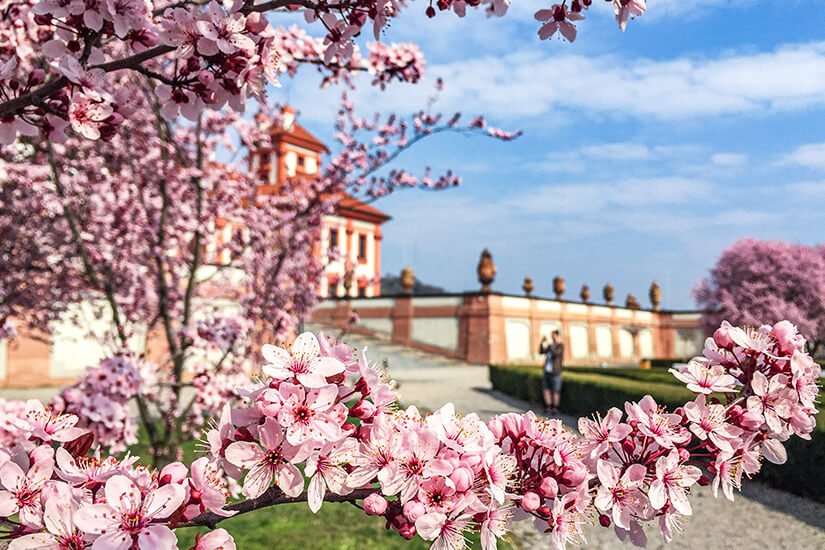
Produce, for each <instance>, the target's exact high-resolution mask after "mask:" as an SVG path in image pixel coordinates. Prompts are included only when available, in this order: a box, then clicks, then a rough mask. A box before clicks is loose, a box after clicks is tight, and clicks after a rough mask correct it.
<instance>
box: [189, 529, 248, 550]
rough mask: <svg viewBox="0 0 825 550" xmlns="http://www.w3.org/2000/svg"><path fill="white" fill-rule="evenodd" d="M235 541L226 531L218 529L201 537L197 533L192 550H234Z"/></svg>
mask: <svg viewBox="0 0 825 550" xmlns="http://www.w3.org/2000/svg"><path fill="white" fill-rule="evenodd" d="M236 548H237V547H236V546H235V539H233V538H232V535H230V534H229V532H228V531H227V530H226V529H222V528H218V529H215V530H214V531H210V532H209V533H207V534H206V535H204V536H203V537H201V536H200V533H198V537H197V541H196V544H195V548H194V550H236Z"/></svg>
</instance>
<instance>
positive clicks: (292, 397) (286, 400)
mask: <svg viewBox="0 0 825 550" xmlns="http://www.w3.org/2000/svg"><path fill="white" fill-rule="evenodd" d="M278 391H279V393H280V395H281V408H280V411H279V412H278V422H279V423H280V425H281V426H282V427H283V428H284V429H285V430H286V440H287V441H288V442H289V443H290V444H292V445H301V444H303V443H305V442H306V441H308V440H311V441H316V442H318V443H324V442H327V441H333V440H335V439H338V438H340V437H341V424H343V423H344V421H346V417H347V416H346V407H345V406H344V405H341V404H338V405H336V403H335V401H336V398H337V397H338V388H337V387H336V386H335V385H333V384H329V385H326V386H322V387H320V388H312V389H310V390H309V391H308V392H305V391H304V388H302V387H301V386H296V385H294V384H290V383H288V382H284V383H282V384H281V385H280V387H279V388H278Z"/></svg>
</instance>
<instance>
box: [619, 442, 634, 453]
mask: <svg viewBox="0 0 825 550" xmlns="http://www.w3.org/2000/svg"><path fill="white" fill-rule="evenodd" d="M622 450H623V451H624V452H626V453H627V454H629V455H632V454H633V451H635V450H636V442H635V441H633V440H632V439H624V440H622Z"/></svg>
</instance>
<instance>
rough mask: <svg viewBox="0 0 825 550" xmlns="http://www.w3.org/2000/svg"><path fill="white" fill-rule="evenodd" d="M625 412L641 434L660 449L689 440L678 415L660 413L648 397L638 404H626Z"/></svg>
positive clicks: (652, 400) (688, 435)
mask: <svg viewBox="0 0 825 550" xmlns="http://www.w3.org/2000/svg"><path fill="white" fill-rule="evenodd" d="M625 411H626V412H627V417H628V419H630V420H633V421H635V422H637V423H638V427H639V431H640V432H641V433H643V434H644V435H646V436H648V437H652V438H653V439H654V440H655V441H656V443H658V444H659V445H661V446H662V447H665V448H667V449H670V448H672V447H673V446H674V445H675V444H678V443H685V442H687V441H688V440H689V439H690V434H689V433H688V432H687V430H685V429H684V428H683V427H682V426H681V425H680V422H681V418H680V417H679V415H676V414H670V413H667V412H664V411H662V410H661V409H660V408H659V406H658V405H657V404H656V401H655V400H654V399H653V398H652V397H651V396H649V395H646V396H644V397H643V398H642V399H641V400H640V401H639V402H638V403H626V404H625Z"/></svg>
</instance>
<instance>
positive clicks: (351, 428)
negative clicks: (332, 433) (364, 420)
mask: <svg viewBox="0 0 825 550" xmlns="http://www.w3.org/2000/svg"><path fill="white" fill-rule="evenodd" d="M341 430H343V431H344V432H345V433H346V434H347V435H352V434H354V433H355V432H356V430H358V427H357V426H356V425H355V424H353V423H352V422H345V423H344V424H342V425H341Z"/></svg>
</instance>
